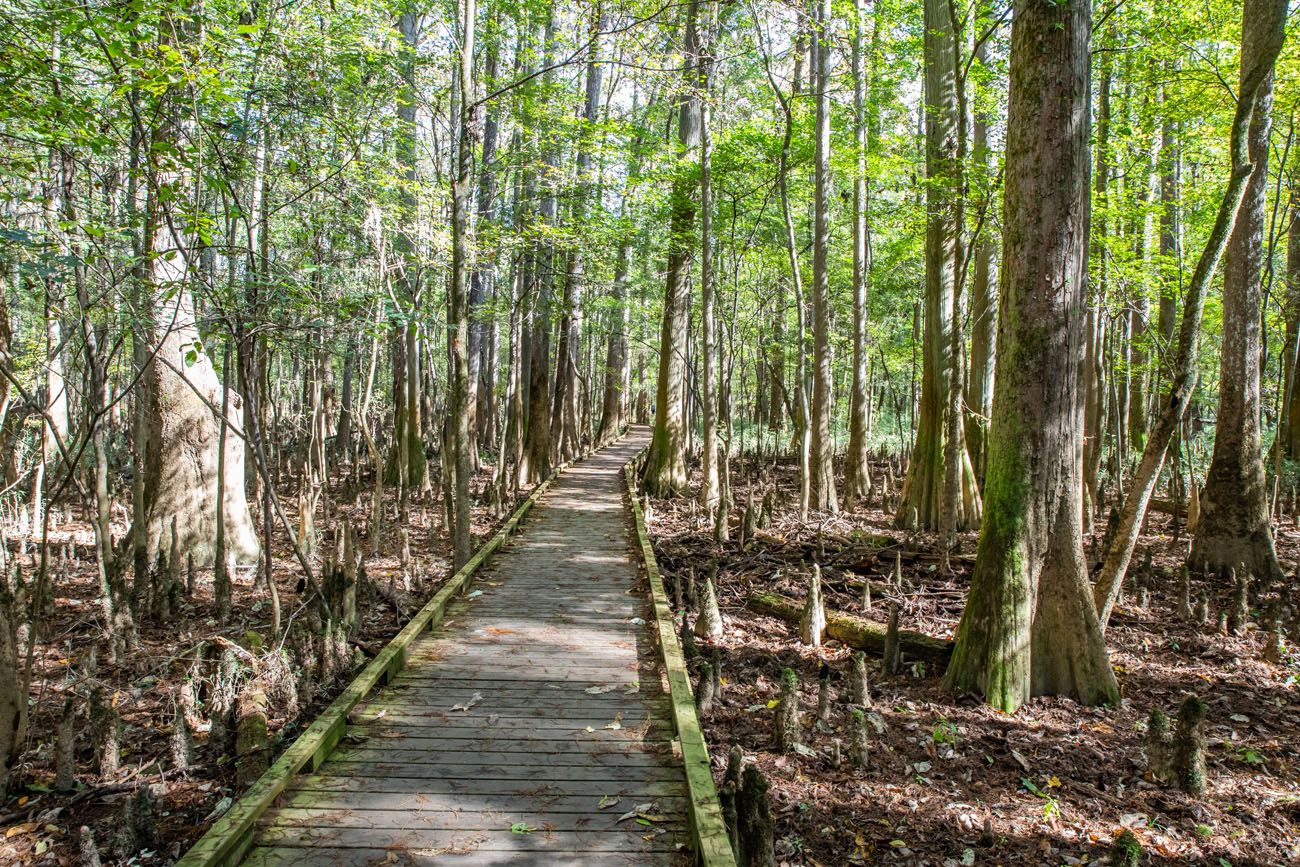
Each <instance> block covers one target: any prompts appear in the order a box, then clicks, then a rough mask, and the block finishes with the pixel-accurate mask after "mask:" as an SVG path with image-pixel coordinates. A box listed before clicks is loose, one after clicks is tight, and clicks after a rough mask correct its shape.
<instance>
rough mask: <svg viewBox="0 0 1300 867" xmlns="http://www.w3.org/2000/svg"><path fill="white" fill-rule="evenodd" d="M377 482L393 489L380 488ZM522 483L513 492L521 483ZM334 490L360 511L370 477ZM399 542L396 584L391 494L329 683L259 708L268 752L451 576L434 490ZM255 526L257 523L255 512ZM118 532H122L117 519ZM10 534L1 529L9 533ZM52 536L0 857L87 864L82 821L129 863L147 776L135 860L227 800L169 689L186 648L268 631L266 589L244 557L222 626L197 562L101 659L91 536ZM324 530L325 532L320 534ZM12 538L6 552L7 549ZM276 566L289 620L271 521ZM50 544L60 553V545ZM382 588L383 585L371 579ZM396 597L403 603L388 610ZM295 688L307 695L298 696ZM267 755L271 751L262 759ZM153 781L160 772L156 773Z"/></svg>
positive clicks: (288, 552) (343, 510) (289, 503)
mask: <svg viewBox="0 0 1300 867" xmlns="http://www.w3.org/2000/svg"><path fill="white" fill-rule="evenodd" d="M489 474H490V468H484V470H483V472H482V473H481V474H480V478H479V479H478V480H477V481H476V484H478V485H480V486H481V485H482V484H483V483H484V482H485V481H486V480H487V478H488V475H489ZM388 493H389V494H390V497H391V495H392V494H393V493H394V491H393V490H392V489H389V491H388ZM527 494H528V491H527V490H525V491H523V492H522V495H524V496H526V495H527ZM332 495H333V496H335V497H339V498H340V499H341V501H340V500H336V501H335V502H336V509H335V511H336V512H337V513H338V514H346V515H351V516H353V517H354V519H356V520H357V521H358V524H362V523H364V520H363V516H364V515H365V514H366V512H367V510H368V506H369V502H370V494H369V489H368V488H366V487H362V489H361V492H360V495H359V496H357V497H356V498H355V501H354V498H353V497H352V496H343V491H342V488H341V487H340V486H336V490H334V491H333V492H332ZM280 496H281V498H282V501H283V504H284V507H285V509H286V511H287V512H288V513H289V517H290V519H291V520H296V517H297V516H296V514H295V512H294V500H295V498H294V497H291V496H285V494H284V492H283V491H281V493H280ZM410 515H411V520H410V524H409V531H408V544H409V549H410V552H411V557H410V560H409V562H408V575H409V589H407V588H406V587H404V586H403V581H402V577H401V576H402V567H403V564H402V559H401V549H402V544H401V541H400V536H399V533H398V532H397V529H396V526H395V524H396V520H395V519H396V506H395V503H394V502H390V503H389V509H388V515H387V520H386V522H385V537H384V541H383V544H382V545H380V546H379V552H378V553H377V554H376V555H373V556H370V550H371V549H370V543H369V540H368V539H367V537H366V535H365V534H364V533H362V534H361V539H360V541H361V544H362V549H363V551H365V552H366V554H367V556H366V557H365V559H364V566H365V571H366V577H367V587H368V588H369V589H368V591H363V593H362V599H361V601H360V604H359V609H360V613H361V622H360V626H359V628H358V630H357V633H356V635H355V636H353V638H352V640H351V642H350V645H351V651H352V653H353V656H354V659H353V661H352V663H351V665H350V666H348V665H345V666H344V667H343V670H342V671H340V672H339V673H338V674H337V675H336V676H335V677H334V679H333V680H332V681H331V682H329V683H322V684H317V685H315V686H313V687H311V688H310V693H311V695H310V698H309V699H308V700H305V701H303V702H302V704H301V705H300V707H299V709H298V710H297V713H296V714H295V715H293V716H292V717H289V718H286V717H285V716H282V715H281V716H277V715H276V713H275V712H274V711H273V712H272V713H271V714H270V716H271V719H270V730H271V731H270V733H271V737H272V743H273V750H274V752H275V753H278V752H279V751H280V750H281V749H283V748H284V747H287V746H288V745H289V744H290V743H292V742H293V739H294V738H295V737H296V736H297V734H298V733H299V732H300V731H301V730H302V729H303V728H305V727H306V726H307V725H308V724H309V723H310V722H311V721H312V720H313V719H315V717H316V716H317V715H318V714H319V713H320V712H321V711H322V710H323V709H324V708H325V707H326V706H327V705H328V704H329V702H330V701H331V700H333V698H334V696H335V695H337V694H338V693H339V692H340V691H341V690H342V689H343V687H345V686H346V685H347V683H348V682H349V681H350V679H351V676H352V674H354V673H355V672H356V671H357V670H358V669H359V667H360V666H361V665H362V664H364V662H366V661H368V659H369V658H370V657H372V656H374V655H375V653H377V652H378V651H379V650H380V649H381V648H382V647H383V646H384V644H385V643H386V642H387V641H388V639H389V638H391V637H392V636H393V635H394V634H396V633H397V631H398V630H399V629H400V628H401V626H402V624H403V623H404V622H405V621H406V620H407V619H408V618H409V616H410V615H411V614H413V613H414V612H415V611H416V610H418V609H419V607H420V606H421V605H423V604H424V602H425V601H426V600H427V599H428V598H429V597H430V596H432V595H433V593H435V592H436V591H437V589H438V588H439V587H440V586H441V584H442V583H443V581H444V580H445V579H446V578H447V577H448V566H449V557H450V550H449V546H448V544H447V540H446V539H445V537H444V535H443V533H442V511H441V507H440V501H439V500H436V499H435V500H433V501H432V502H430V498H429V497H428V496H426V497H424V498H419V499H417V500H413V501H412V504H411V507H410ZM508 516H509V512H508V511H507V512H506V513H505V514H504V515H503V516H499V517H498V516H493V515H492V514H490V513H489V511H488V510H487V509H486V508H483V507H480V508H476V509H475V512H474V517H473V520H474V531H473V532H474V536H475V539H476V540H482V539H484V538H486V537H487V536H488V535H489V534H490V533H492V532H494V531H495V530H496V528H497V527H498V526H499V525H500V524H502V523H504V521H505V518H506V517H508ZM259 526H260V525H259ZM114 529H115V532H117V533H123V532H125V531H126V528H125V527H124V526H115V528H114ZM331 529H332V528H331V527H327V526H325V525H323V524H322V525H320V526H318V530H320V531H321V536H322V540H330V539H332V538H333V536H332V534H331V533H330V532H329V531H330V530H331ZM11 539H12V537H11ZM50 539H51V542H52V544H53V546H54V547H55V549H56V550H57V551H59V552H62V550H63V549H64V548H65V547H66V546H68V545H71V546H73V547H72V550H73V551H74V552H75V553H74V556H73V557H72V558H70V559H69V560H68V562H67V565H66V566H62V565H61V566H60V567H59V568H60V570H61V573H60V575H59V577H58V578H56V579H55V591H54V592H55V595H56V599H55V605H54V615H53V618H52V619H51V620H50V621H49V622H48V624H47V625H46V635H47V636H48V637H47V638H46V640H45V641H44V643H42V644H41V645H39V646H38V654H37V656H36V658H35V660H34V662H35V664H34V676H33V680H32V689H31V698H32V715H31V718H30V721H29V725H28V729H27V741H26V749H25V752H24V756H23V763H22V765H21V766H20V767H19V768H18V771H19V773H18V774H17V777H18V778H19V780H20V781H21V782H20V783H18V784H16V785H14V786H12V787H11V789H10V798H9V800H8V801H7V802H5V803H2V804H0V864H3V865H9V864H51V865H52V864H60V865H78V864H82V863H85V859H84V858H83V857H82V856H81V854H80V852H79V847H80V845H81V843H80V842H79V829H80V828H81V827H82V826H86V827H89V828H90V829H91V832H92V834H93V836H94V838H95V840H96V842H97V844H98V848H99V850H100V852H101V857H102V858H103V862H104V863H105V864H116V863H128V861H127V859H125V858H123V857H122V856H121V855H119V854H117V853H115V852H114V848H115V841H116V839H117V836H118V834H119V831H120V826H121V817H122V815H123V809H124V805H125V804H126V802H127V801H128V800H129V799H130V798H131V797H132V795H133V794H134V793H135V792H136V791H137V790H138V789H139V788H140V787H141V786H145V785H151V786H153V787H154V789H155V790H165V794H164V795H163V797H162V798H161V799H160V801H159V804H158V812H157V821H156V823H153V827H151V828H146V829H141V831H142V833H143V836H144V837H149V836H152V837H153V839H152V840H146V839H140V842H141V843H144V844H147V845H146V848H145V849H144V851H143V852H141V853H139V854H138V855H136V856H135V857H133V858H131V859H130V860H129V863H133V864H164V863H170V862H171V861H172V860H174V859H175V858H177V857H179V855H180V854H182V853H183V852H184V851H185V850H186V849H188V848H189V846H190V845H192V844H193V843H194V842H195V841H197V840H198V838H199V837H200V836H201V835H202V832H203V831H205V830H206V829H207V826H208V825H209V824H210V823H211V822H212V821H213V820H214V819H215V818H216V817H217V815H219V814H220V812H222V811H224V809H226V808H228V807H229V806H230V804H231V803H232V800H233V799H237V798H238V796H239V794H240V789H241V786H240V785H239V784H238V782H237V779H236V777H237V775H236V770H235V766H234V765H235V763H234V761H233V757H232V756H230V755H228V754H227V753H226V751H219V750H216V749H214V748H212V747H210V746H209V745H208V744H207V743H206V740H207V735H208V730H207V726H205V725H203V724H199V725H196V726H195V727H194V729H195V730H194V734H195V739H196V741H197V746H196V751H195V758H194V764H193V765H192V766H191V767H189V768H187V769H185V770H184V771H183V772H182V771H178V770H176V769H175V767H174V762H173V760H172V733H173V719H174V717H175V709H176V702H177V696H178V694H179V693H180V692H181V690H182V689H183V688H184V687H185V686H186V684H187V681H191V680H192V679H193V678H194V672H193V671H192V658H193V657H194V655H195V652H196V650H197V649H199V648H208V649H209V650H208V654H207V655H208V657H210V656H211V654H212V650H211V649H212V648H217V649H218V650H219V649H220V648H221V647H229V646H233V645H239V646H241V647H243V648H244V649H246V650H251V651H253V652H254V653H256V652H257V651H258V650H259V648H265V649H268V650H269V648H266V646H267V645H268V644H269V642H270V641H271V635H270V632H271V617H270V613H271V606H270V596H269V594H268V592H267V590H266V587H265V585H264V582H263V581H262V580H261V576H260V574H255V569H254V567H251V566H250V567H241V568H240V569H239V570H238V571H237V573H236V574H235V575H234V576H233V584H234V588H233V592H232V599H233V612H232V616H231V618H230V621H229V622H228V623H227V624H226V625H224V626H221V625H219V624H218V623H217V620H216V619H215V617H214V616H213V612H214V605H213V597H212V582H211V570H210V569H209V570H203V574H202V575H201V576H200V577H199V580H198V581H197V582H196V588H195V592H194V594H193V595H192V596H188V597H185V598H183V599H182V601H181V603H180V606H179V610H178V611H177V612H176V613H175V614H174V616H171V617H169V618H167V619H166V620H165V621H159V620H154V619H146V620H143V621H141V622H139V623H138V624H137V625H138V631H139V642H138V644H137V646H136V647H135V648H133V649H132V650H130V651H128V652H127V654H126V655H125V656H124V657H122V658H121V659H119V660H117V661H115V662H113V661H110V660H109V653H108V651H107V650H106V649H105V642H104V636H103V632H102V626H101V623H102V618H101V613H100V602H99V600H100V588H99V579H98V576H97V572H96V567H95V560H94V556H93V551H94V538H93V533H92V530H91V528H90V525H89V524H87V523H85V521H84V520H80V519H74V518H73V517H69V518H68V519H66V520H62V521H60V522H59V523H58V525H57V529H56V530H55V531H53V532H51V534H50ZM323 543H324V542H323ZM17 544H18V543H16V542H12V541H11V551H15V552H16V551H17V547H16V546H17ZM272 547H273V551H274V554H275V556H274V560H273V563H274V574H275V579H276V585H277V587H278V590H279V596H280V600H281V606H282V612H283V613H282V617H283V620H284V622H285V623H286V624H287V623H288V622H290V619H291V618H292V617H295V616H297V615H298V614H300V613H301V607H302V602H303V594H302V593H301V591H300V589H299V581H300V579H301V577H302V569H301V567H300V566H299V565H298V561H297V560H296V558H295V555H294V553H293V549H292V547H291V545H290V543H289V541H288V536H287V535H286V534H285V533H284V530H283V528H282V527H281V526H279V525H277V526H276V528H275V533H274V534H273V539H272ZM26 548H27V554H26V556H23V557H20V562H21V563H22V567H23V571H24V574H25V575H31V574H32V568H31V567H32V565H33V563H34V560H33V557H34V553H33V552H34V550H35V549H34V548H33V546H31V545H28V546H26ZM60 556H62V555H61V554H60ZM377 588H382V591H383V592H377ZM399 606H400V610H399ZM212 665H215V661H211V665H209V666H207V667H205V668H204V669H203V671H202V672H201V673H200V679H202V680H204V681H205V682H204V683H203V684H200V685H197V686H198V687H199V688H201V689H202V690H203V691H207V690H210V689H211V682H210V677H212V676H214V671H213V668H212ZM95 688H99V689H100V690H102V691H103V693H104V694H105V696H106V697H108V698H109V699H110V700H111V702H112V703H113V705H114V706H115V707H116V709H117V711H118V712H119V714H120V715H121V718H122V723H123V727H122V735H121V769H120V771H119V773H118V774H116V775H115V776H112V777H111V778H104V777H102V776H100V775H99V774H98V773H97V770H96V759H95V751H94V744H92V742H91V736H90V733H89V731H88V730H87V729H88V724H87V720H86V711H85V708H84V704H85V701H84V700H85V698H86V697H87V696H88V695H89V694H90V692H91V691H93V690H94V689H95ZM69 695H71V696H75V697H76V700H77V703H78V706H79V709H78V712H77V718H76V723H75V724H76V727H77V729H78V731H79V732H80V734H79V736H78V737H77V739H76V749H75V756H76V766H77V775H76V776H77V788H76V789H75V790H74V791H72V792H67V793H59V792H55V791H53V781H54V768H55V747H54V741H55V738H54V732H55V730H56V728H57V726H58V723H59V718H60V714H61V711H62V708H63V706H64V699H65V697H66V696H69ZM305 698H306V697H305ZM271 760H272V761H274V756H272V758H271ZM160 784H161V785H160Z"/></svg>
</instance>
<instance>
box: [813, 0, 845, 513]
mask: <svg viewBox="0 0 1300 867" xmlns="http://www.w3.org/2000/svg"><path fill="white" fill-rule="evenodd" d="M814 11H815V14H816V30H815V32H814V34H813V48H812V51H813V69H812V74H813V81H814V87H815V88H816V99H817V116H816V127H815V132H814V138H815V139H816V147H815V154H814V168H813V183H814V187H815V192H814V199H813V280H812V319H813V399H812V440H811V443H810V444H809V449H810V454H809V473H810V475H811V482H812V484H811V491H810V494H811V504H810V505H811V507H812V508H813V509H816V510H817V511H819V512H830V513H832V514H834V513H835V512H837V511H839V500H838V498H837V497H836V495H835V467H834V457H835V440H834V439H833V438H832V437H831V413H832V411H833V409H834V407H833V405H832V402H833V401H834V397H835V395H834V393H833V392H832V386H831V309H830V306H831V305H830V272H829V265H828V262H827V258H828V256H829V252H830V186H831V105H830V93H829V88H830V86H831V74H830V63H831V59H830V55H831V33H830V27H831V4H830V0H816V3H815V5H814Z"/></svg>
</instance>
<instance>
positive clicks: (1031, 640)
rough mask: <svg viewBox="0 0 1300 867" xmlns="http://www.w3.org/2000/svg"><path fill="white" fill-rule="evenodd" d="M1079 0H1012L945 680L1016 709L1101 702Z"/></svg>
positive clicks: (1106, 697)
mask: <svg viewBox="0 0 1300 867" xmlns="http://www.w3.org/2000/svg"><path fill="white" fill-rule="evenodd" d="M1091 19H1092V9H1091V3H1090V2H1089V0H1022V2H1020V3H1018V4H1017V6H1016V15H1015V18H1014V21H1013V24H1012V33H1011V83H1010V91H1009V106H1008V114H1007V130H1008V134H1007V153H1006V165H1007V171H1006V192H1005V207H1004V225H1005V227H1006V230H1005V235H1004V238H1005V241H1004V249H1003V261H1002V270H1003V275H1004V283H1003V295H1002V299H1001V306H1000V314H1001V315H1000V323H1001V324H1000V333H999V335H998V336H999V340H998V345H999V347H1000V348H1001V354H1002V358H1001V359H1000V361H999V365H998V377H997V385H996V387H995V393H994V399H993V407H994V411H993V421H992V425H991V427H990V431H989V464H988V485H987V487H986V490H985V505H986V511H985V513H984V523H983V527H982V529H981V533H980V542H979V552H978V555H977V557H976V562H975V572H974V575H973V577H972V583H971V591H970V597H969V600H968V602H967V605H966V610H965V611H964V612H963V614H962V619H961V624H960V626H959V627H958V630H957V640H956V644H955V646H954V648H953V656H952V661H951V662H950V663H949V666H948V672H947V675H946V682H947V685H948V686H949V687H950V688H953V689H956V690H959V691H973V692H978V693H980V694H981V695H983V696H984V698H985V700H986V701H988V703H989V704H991V705H992V706H994V707H996V708H998V709H1001V710H1004V711H1007V712H1012V711H1015V710H1016V709H1017V708H1018V707H1020V705H1021V704H1023V703H1024V702H1025V701H1027V700H1028V699H1029V698H1030V696H1033V695H1065V696H1069V697H1072V698H1075V699H1078V700H1080V701H1083V702H1086V703H1089V704H1099V703H1114V702H1117V701H1118V700H1119V688H1118V685H1117V684H1116V682H1115V675H1114V673H1113V672H1112V671H1111V668H1110V662H1109V659H1108V658H1107V654H1106V645H1105V642H1104V640H1103V638H1102V633H1101V629H1100V627H1099V625H1098V622H1097V615H1096V612H1095V611H1094V610H1093V607H1092V604H1091V599H1090V597H1089V594H1088V583H1087V567H1086V565H1085V563H1084V559H1083V547H1082V543H1081V534H1082V527H1081V520H1082V506H1083V479H1082V478H1081V475H1082V467H1083V463H1082V457H1083V437H1082V426H1081V421H1082V414H1083V413H1082V409H1083V405H1082V402H1081V400H1080V393H1079V386H1080V378H1079V365H1080V364H1081V363H1082V361H1083V350H1084V325H1085V321H1084V319H1085V314H1084V311H1085V305H1084V299H1085V295H1086V289H1085V284H1086V262H1087V259H1086V257H1087V250H1088V246H1087V243H1088V144H1089V141H1088V140H1089V129H1088V127H1089V123H1088V117H1089V105H1088V101H1089V100H1088V95H1089V42H1090V35H1091V29H1092V27H1091V25H1092V20H1091Z"/></svg>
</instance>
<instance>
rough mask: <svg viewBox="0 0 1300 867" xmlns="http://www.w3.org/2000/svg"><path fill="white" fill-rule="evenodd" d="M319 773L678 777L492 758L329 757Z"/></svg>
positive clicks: (676, 774)
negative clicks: (394, 759) (513, 762)
mask: <svg viewBox="0 0 1300 867" xmlns="http://www.w3.org/2000/svg"><path fill="white" fill-rule="evenodd" d="M319 773H320V774H322V775H328V774H349V775H351V776H358V777H389V776H399V775H400V776H405V777H409V778H411V779H425V780H440V779H444V778H447V777H477V778H479V779H484V780H535V781H537V782H538V783H547V782H550V781H552V780H572V781H577V780H591V781H594V782H601V781H609V782H618V783H633V782H640V781H644V782H648V783H653V782H659V781H667V780H679V779H681V777H682V769H681V768H680V767H665V766H655V767H618V766H606V765H602V764H599V763H597V762H584V763H582V764H574V765H569V766H562V765H557V766H554V767H534V766H524V765H500V764H496V763H495V762H492V761H490V760H489V761H480V762H479V763H477V764H475V763H469V764H452V763H450V762H423V763H420V764H415V763H408V762H381V761H375V760H358V761H351V760H348V759H330V760H328V761H326V762H325V764H323V765H321V766H320V771H319Z"/></svg>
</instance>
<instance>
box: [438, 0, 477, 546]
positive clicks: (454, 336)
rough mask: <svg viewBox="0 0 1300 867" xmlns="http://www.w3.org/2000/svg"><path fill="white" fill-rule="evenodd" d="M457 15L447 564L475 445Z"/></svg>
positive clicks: (465, 18)
mask: <svg viewBox="0 0 1300 867" xmlns="http://www.w3.org/2000/svg"><path fill="white" fill-rule="evenodd" d="M460 5H461V18H460V27H461V30H460V82H461V100H460V118H459V122H460V136H459V139H458V141H457V152H456V172H455V177H454V180H453V181H452V188H451V227H452V228H451V245H452V246H451V281H450V283H449V285H448V289H447V360H448V363H449V365H450V368H451V369H450V371H449V372H448V373H449V376H448V380H449V382H448V386H449V390H448V395H447V401H448V405H447V433H448V437H447V439H448V442H449V445H450V446H451V453H450V454H449V455H448V460H447V462H446V463H447V467H446V470H445V471H447V472H450V473H451V476H452V478H451V486H450V490H451V492H452V496H453V502H452V503H451V504H450V506H449V508H448V509H447V515H448V517H449V518H451V519H452V522H451V541H452V552H453V556H452V568H453V569H459V568H460V567H462V566H464V565H465V564H466V563H467V562H469V558H470V554H471V553H472V551H471V537H470V529H471V528H470V502H469V481H470V474H471V472H472V468H471V460H470V451H471V450H472V449H473V448H474V447H475V445H474V441H473V440H472V438H471V437H472V431H471V429H470V372H469V346H468V344H469V282H470V272H471V271H472V270H473V268H474V238H473V234H472V233H473V226H472V225H471V223H470V208H471V207H472V205H471V201H472V195H473V189H472V186H471V185H472V183H473V175H472V171H473V167H474V140H475V137H476V135H477V132H476V130H475V126H474V121H475V115H476V114H477V108H476V105H477V104H476V102H475V98H474V30H475V27H476V26H477V25H476V21H475V19H476V17H477V3H476V0H462V2H461V4H460Z"/></svg>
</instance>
